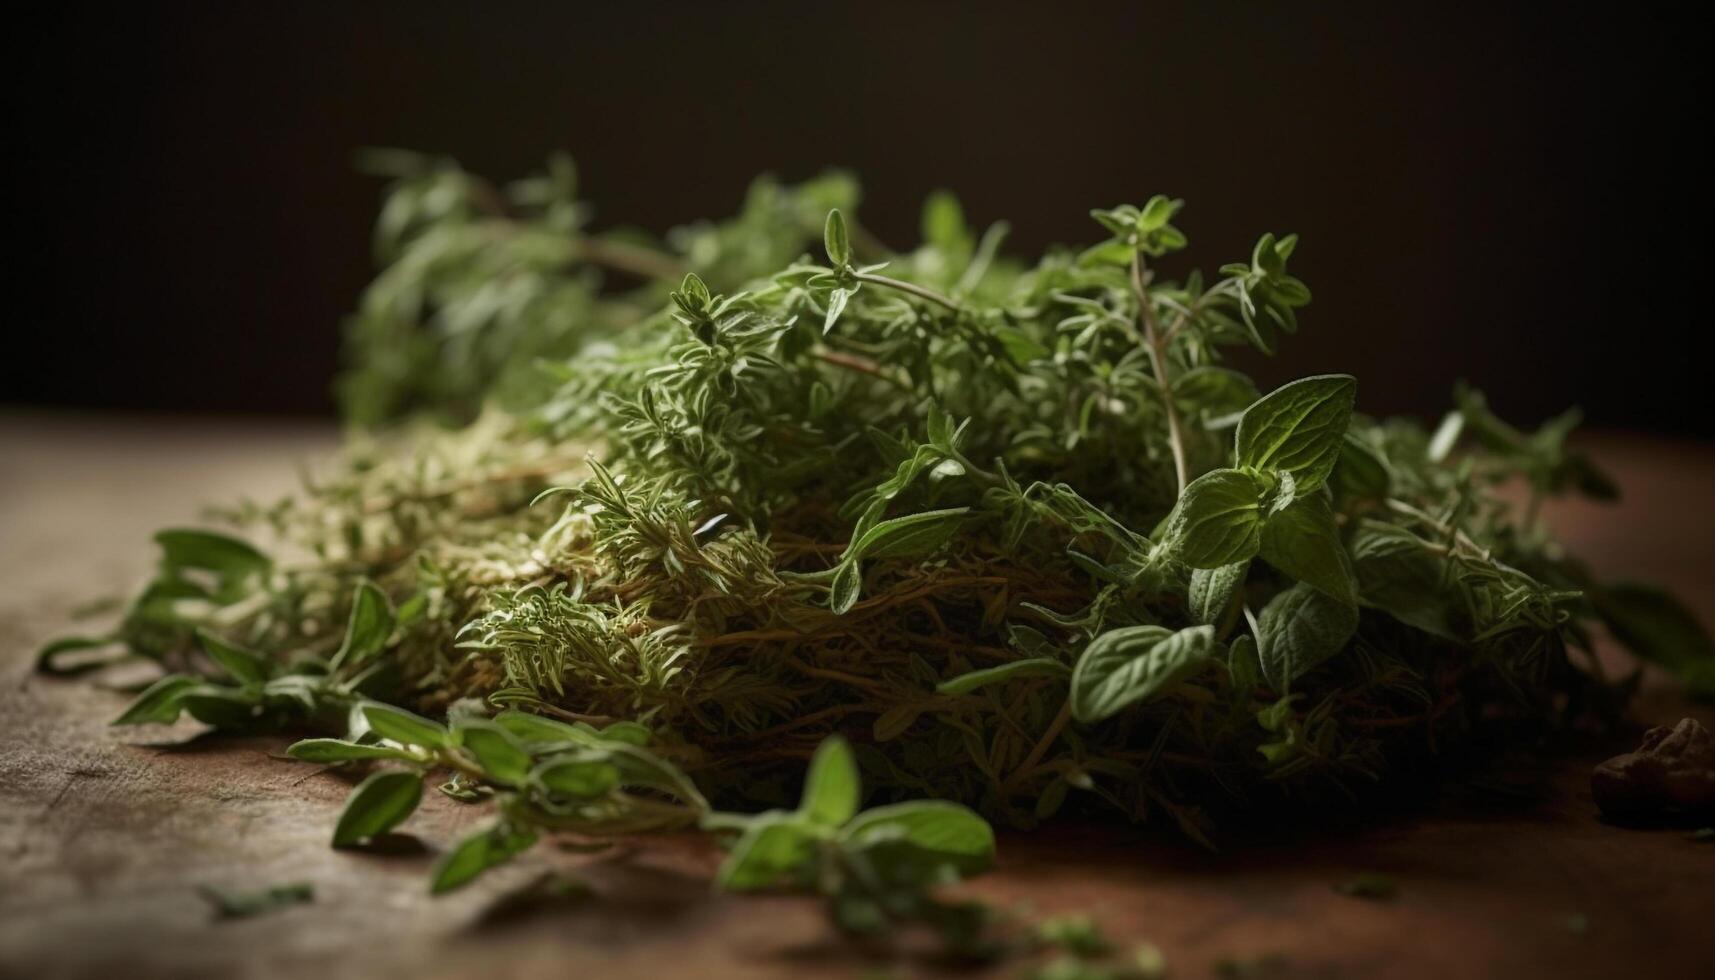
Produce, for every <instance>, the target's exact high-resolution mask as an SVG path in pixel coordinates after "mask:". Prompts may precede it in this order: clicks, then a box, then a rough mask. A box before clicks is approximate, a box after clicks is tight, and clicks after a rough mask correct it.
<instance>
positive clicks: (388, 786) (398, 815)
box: [333, 769, 423, 847]
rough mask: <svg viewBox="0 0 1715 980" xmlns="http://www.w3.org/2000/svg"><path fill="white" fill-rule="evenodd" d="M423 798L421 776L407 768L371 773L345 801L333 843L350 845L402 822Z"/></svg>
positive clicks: (341, 845) (383, 832)
mask: <svg viewBox="0 0 1715 980" xmlns="http://www.w3.org/2000/svg"><path fill="white" fill-rule="evenodd" d="M422 798H423V777H422V775H421V774H420V773H417V772H413V771H411V770H408V769H387V770H383V771H381V772H376V773H371V774H370V776H369V778H368V779H365V780H364V781H363V782H361V783H359V784H357V788H356V789H354V790H352V791H351V796H350V797H349V798H347V799H346V801H345V810H344V812H342V813H341V814H340V815H339V824H338V825H337V826H335V827H334V831H333V846H335V847H350V846H352V845H353V844H357V843H360V842H362V841H365V840H369V839H370V838H373V837H376V836H378V835H380V834H385V833H386V832H388V831H389V830H392V829H393V828H394V827H397V826H399V825H400V824H401V823H404V822H405V818H406V817H409V816H410V815H411V814H412V812H413V811H415V810H416V809H417V803H418V802H419V801H420V800H422Z"/></svg>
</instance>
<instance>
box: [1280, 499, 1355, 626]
mask: <svg viewBox="0 0 1715 980" xmlns="http://www.w3.org/2000/svg"><path fill="white" fill-rule="evenodd" d="M1261 553H1262V557H1263V560H1264V561H1266V562H1268V563H1269V564H1270V565H1273V566H1274V567H1275V568H1278V569H1280V570H1281V571H1283V572H1285V573H1286V574H1288V575H1290V576H1292V577H1293V578H1295V579H1297V580H1298V581H1300V582H1304V583H1307V584H1309V585H1313V586H1315V587H1316V588H1318V589H1321V590H1322V591H1323V592H1326V593H1328V594H1329V595H1331V596H1333V597H1334V598H1336V599H1338V600H1340V601H1341V602H1344V603H1346V604H1347V605H1351V604H1353V603H1356V602H1357V601H1358V587H1357V582H1356V581H1354V579H1353V576H1352V560H1351V558H1350V557H1349V556H1348V555H1347V554H1346V546H1345V545H1344V544H1343V543H1342V542H1341V541H1340V532H1339V530H1338V529H1336V528H1335V527H1334V511H1333V510H1332V509H1331V508H1330V507H1329V506H1328V498H1327V497H1326V496H1325V495H1323V494H1320V493H1317V494H1312V495H1310V496H1308V497H1299V498H1298V499H1296V500H1294V501H1293V502H1292V503H1291V505H1289V506H1288V507H1286V509H1284V510H1282V511H1280V512H1279V513H1278V514H1273V515H1270V516H1269V518H1268V520H1267V521H1264V522H1263V526H1262V549H1261Z"/></svg>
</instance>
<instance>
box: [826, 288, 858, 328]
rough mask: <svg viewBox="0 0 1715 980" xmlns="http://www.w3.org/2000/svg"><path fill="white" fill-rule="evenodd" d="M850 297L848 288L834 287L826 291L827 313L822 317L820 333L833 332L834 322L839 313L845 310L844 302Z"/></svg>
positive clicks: (837, 318)
mask: <svg viewBox="0 0 1715 980" xmlns="http://www.w3.org/2000/svg"><path fill="white" fill-rule="evenodd" d="M851 297H852V294H851V290H849V289H835V290H833V291H832V292H830V293H828V315H827V316H826V317H824V318H823V319H822V334H823V335H824V336H826V335H827V334H830V333H833V332H834V324H835V323H837V322H839V319H840V314H841V313H844V312H845V311H846V302H847V301H848V300H850V299H851Z"/></svg>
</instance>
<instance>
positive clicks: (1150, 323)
mask: <svg viewBox="0 0 1715 980" xmlns="http://www.w3.org/2000/svg"><path fill="white" fill-rule="evenodd" d="M1131 291H1132V294H1133V295H1135V296H1136V297H1137V316H1138V322H1139V323H1141V324H1142V325H1143V339H1144V343H1145V344H1147V345H1148V346H1149V363H1150V366H1151V367H1152V368H1154V370H1155V383H1156V385H1157V386H1158V387H1159V388H1160V389H1161V405H1162V407H1163V408H1165V409H1166V410H1167V445H1168V447H1169V448H1170V449H1172V451H1173V475H1174V477H1175V478H1176V479H1177V480H1178V483H1179V492H1180V493H1184V492H1185V484H1187V483H1189V482H1190V481H1189V480H1188V479H1187V471H1186V466H1185V433H1184V432H1183V431H1182V428H1183V427H1182V425H1181V423H1180V421H1179V409H1178V407H1177V406H1175V405H1174V404H1173V383H1172V382H1171V381H1169V380H1168V378H1167V339H1168V338H1167V336H1166V335H1165V334H1163V333H1162V332H1161V325H1160V324H1158V323H1157V322H1156V321H1155V307H1154V306H1153V305H1151V303H1150V299H1149V291H1148V290H1147V289H1145V288H1144V280H1143V253H1142V252H1136V251H1134V252H1133V253H1132V256H1131Z"/></svg>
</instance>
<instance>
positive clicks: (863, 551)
mask: <svg viewBox="0 0 1715 980" xmlns="http://www.w3.org/2000/svg"><path fill="white" fill-rule="evenodd" d="M969 512H970V508H969V507H951V508H948V509H946V510H930V511H924V512H922V513H920V514H907V515H905V516H904V517H895V518H893V519H892V520H886V521H882V522H881V523H879V524H877V525H875V526H874V527H872V528H870V529H869V530H868V531H865V532H864V533H863V536H862V537H859V538H858V539H857V540H855V541H853V542H852V543H851V545H850V546H849V547H848V548H847V549H846V558H847V559H849V560H856V559H860V558H915V557H917V556H919V555H926V554H929V553H930V552H933V551H935V550H936V549H937V548H940V547H941V546H942V545H944V544H946V543H947V542H948V541H949V540H951V539H952V537H953V535H954V534H956V533H957V532H958V530H959V525H960V524H961V523H963V521H964V517H965V515H966V514H967V513H969Z"/></svg>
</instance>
